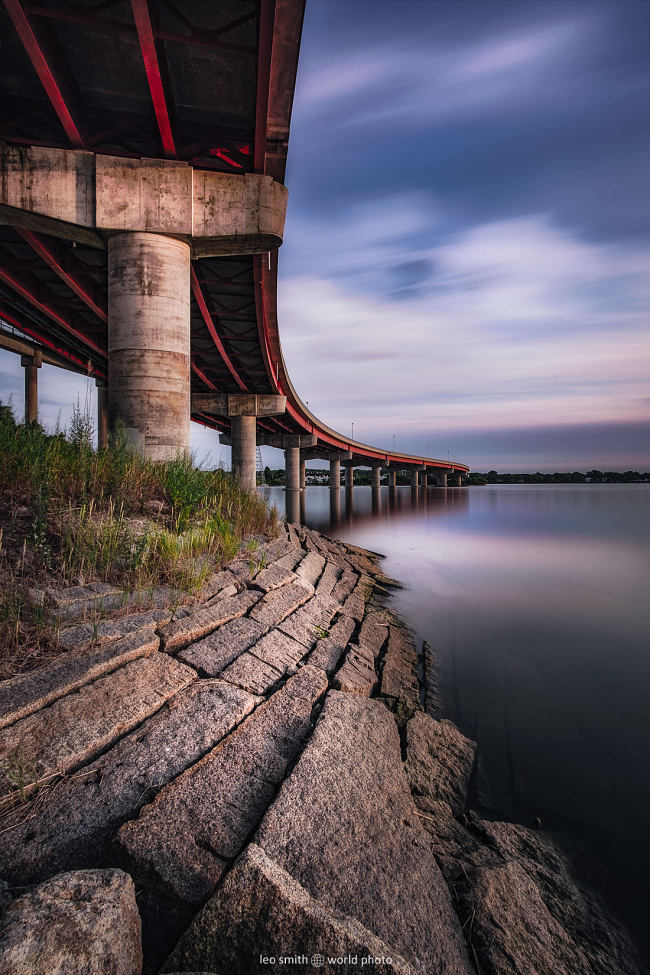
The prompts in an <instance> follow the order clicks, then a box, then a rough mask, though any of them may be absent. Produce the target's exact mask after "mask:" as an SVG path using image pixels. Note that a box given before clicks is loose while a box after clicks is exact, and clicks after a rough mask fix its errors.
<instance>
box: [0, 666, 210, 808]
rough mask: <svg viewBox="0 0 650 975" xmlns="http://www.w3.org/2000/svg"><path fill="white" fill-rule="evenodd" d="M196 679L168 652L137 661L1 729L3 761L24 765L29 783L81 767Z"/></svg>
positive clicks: (12, 765) (10, 765) (8, 764)
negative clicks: (169, 655)
mask: <svg viewBox="0 0 650 975" xmlns="http://www.w3.org/2000/svg"><path fill="white" fill-rule="evenodd" d="M193 680H196V672H195V671H194V670H192V669H191V668H190V667H186V666H185V665H184V664H181V663H179V662H178V661H176V660H173V659H172V658H170V657H168V656H167V655H166V654H163V653H154V654H152V655H151V656H150V657H140V658H139V659H137V660H133V661H131V662H130V663H128V664H126V665H125V666H124V667H121V668H120V669H119V670H116V671H113V672H112V673H110V674H108V675H107V676H106V677H100V678H99V680H96V681H95V682H94V683H93V684H88V685H86V686H84V687H82V688H81V689H80V690H79V691H77V692H76V693H75V694H68V695H67V696H66V697H62V698H60V699H59V700H58V701H55V702H54V704H51V705H50V706H49V707H47V708H44V709H43V710H42V711H37V712H36V713H34V714H31V715H29V717H26V718H22V719H21V720H20V721H17V722H16V723H15V724H13V725H11V726H10V727H9V728H4V729H3V730H2V731H0V764H2V765H3V766H4V767H5V769H9V771H10V772H11V771H12V770H17V769H18V765H19V766H20V770H21V771H20V774H21V776H22V775H25V776H27V779H28V782H29V781H37V780H39V779H42V778H43V777H45V776H48V775H52V774H54V773H58V772H67V771H69V770H70V769H74V768H77V767H78V766H80V765H82V764H83V763H84V762H87V761H88V760H89V759H91V758H92V757H93V756H94V755H97V754H99V753H100V752H101V751H103V750H104V749H105V748H107V747H108V746H109V745H111V744H112V743H113V742H114V741H116V739H117V738H119V737H120V736H121V735H123V734H125V733H126V732H128V731H130V730H131V729H132V728H134V727H135V726H136V725H138V724H140V723H141V722H142V721H144V720H145V719H146V718H148V717H149V716H150V715H151V714H153V713H154V712H155V711H157V710H158V709H159V708H160V707H162V705H163V704H164V703H165V701H167V700H168V699H169V698H170V697H172V695H174V694H176V693H177V692H178V691H180V690H181V689H182V688H183V687H185V686H186V685H187V684H189V683H190V682H191V681H193ZM14 778H15V775H14ZM9 781H10V780H9V778H8V777H7V778H6V779H5V782H6V785H4V789H5V790H7V789H8V787H9ZM2 789H3V786H0V791H2Z"/></svg>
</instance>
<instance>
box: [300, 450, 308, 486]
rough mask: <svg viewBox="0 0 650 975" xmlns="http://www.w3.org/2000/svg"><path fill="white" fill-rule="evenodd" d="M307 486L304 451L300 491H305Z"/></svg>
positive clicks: (301, 460) (301, 464) (301, 463)
mask: <svg viewBox="0 0 650 975" xmlns="http://www.w3.org/2000/svg"><path fill="white" fill-rule="evenodd" d="M306 486H307V477H306V474H305V457H304V454H303V453H302V451H300V490H301V491H303V490H304V489H305V487H306Z"/></svg>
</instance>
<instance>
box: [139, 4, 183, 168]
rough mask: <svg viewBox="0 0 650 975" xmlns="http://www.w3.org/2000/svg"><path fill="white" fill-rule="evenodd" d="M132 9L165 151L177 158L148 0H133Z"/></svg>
mask: <svg viewBox="0 0 650 975" xmlns="http://www.w3.org/2000/svg"><path fill="white" fill-rule="evenodd" d="M131 10H132V11H133V19H134V21H135V27H136V30H137V32H138V41H139V42H140V50H141V51H142V60H143V61H144V70H145V71H146V73H147V82H148V83H149V91H150V93H151V100H152V102H153V107H154V112H155V113H156V121H157V122H158V131H159V132H160V138H161V141H162V145H163V151H164V153H165V155H166V156H167V157H168V158H170V159H176V147H175V145H174V136H173V135H172V127H171V122H170V121H169V112H168V110H167V102H166V100H165V90H164V88H163V82H162V76H161V74H160V65H159V64H158V55H157V53H156V39H155V37H154V34H153V28H152V26H151V17H150V15H149V4H148V3H147V0H131Z"/></svg>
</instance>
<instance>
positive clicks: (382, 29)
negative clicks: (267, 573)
mask: <svg viewBox="0 0 650 975" xmlns="http://www.w3.org/2000/svg"><path fill="white" fill-rule="evenodd" d="M649 11H650V4H649V3H648V2H646V0H615V2H610V0H580V2H578V3H574V2H565V0H543V2H539V3H538V2H536V0H506V2H501V0H499V2H493V0H479V2H474V0H452V2H447V0H390V2H388V0H384V2H382V0H307V12H306V17H305V25H304V32H303V41H302V47H301V55H300V65H299V72H298V82H297V88H296V98H295V103H294V112H293V119H292V131H291V139H290V147H289V161H288V169H287V185H288V186H289V189H290V198H289V208H288V214H287V223H286V228H285V243H284V244H283V247H282V249H281V252H280V283H279V289H278V292H279V293H278V304H279V322H280V336H281V339H282V344H283V349H284V355H285V359H286V362H287V365H288V368H289V372H290V375H291V377H292V380H293V383H294V386H295V388H296V390H297V391H298V393H299V395H300V396H301V397H302V399H303V400H305V401H308V403H309V407H310V409H311V410H312V411H313V412H315V413H316V415H318V416H319V417H320V418H321V419H322V420H323V421H324V422H326V423H327V424H328V425H330V426H333V427H335V428H336V429H338V430H340V431H341V432H343V433H345V434H346V435H349V434H350V432H351V424H352V423H354V435H355V438H356V439H359V440H362V441H364V442H366V443H371V444H374V445H377V446H384V447H388V448H390V447H391V445H392V443H393V437H394V438H395V444H396V447H397V449H399V450H403V451H407V452H414V453H421V454H427V453H430V455H431V456H433V457H441V458H446V457H447V456H448V454H449V455H450V456H451V457H454V458H456V459H458V460H460V461H462V462H464V463H467V464H469V465H470V467H472V468H473V469H474V470H487V469H490V468H496V469H498V470H503V471H506V470H522V471H524V470H548V471H553V470H567V469H568V470H586V469H589V468H591V467H594V466H596V467H600V468H602V469H627V468H635V469H645V470H647V469H649V468H650V416H649V414H650V409H649V408H650V388H649V384H648V378H649V373H650V342H649V339H648V331H649V330H648V321H649V319H650V315H649V313H648V307H649V306H648V298H649V294H648V292H649V290H650V288H649V282H650V274H649V269H650V213H649V209H650V192H649V191H650V186H649V178H648V171H649V165H648V164H649V162H650V151H649V149H650V144H649V143H650V136H649V127H648V72H649V56H648V34H649V31H648V21H649ZM10 359H14V357H9V356H2V358H0V384H1V388H2V390H3V398H6V392H5V391H7V390H8V388H9V387H11V388H13V390H14V402H15V404H16V406H19V405H20V404H22V391H21V385H22V384H21V377H20V367H19V366H17V365H16V363H15V362H10V361H9V360H10ZM45 372H46V370H45V369H43V377H42V378H43V380H45V378H46V377H45ZM61 375H62V374H60V373H58V371H57V373H55V379H54V380H53V382H52V383H50V382H49V381H48V382H45V381H44V382H42V384H41V386H42V397H43V411H44V416H45V417H46V418H48V417H54V418H55V414H56V412H58V410H59V409H60V410H61V411H62V414H63V418H64V420H65V418H66V416H67V411H68V408H69V403H70V402H71V400H72V399H73V398H74V396H75V395H76V394H75V393H74V390H73V395H72V396H71V395H70V389H72V386H74V383H75V380H74V379H71V378H67V374H64V375H66V379H65V382H64V381H63V380H62V379H59V380H57V379H56V377H57V376H59V377H60V376H61ZM12 377H13V379H12ZM12 382H13V387H12V385H11V384H12ZM75 388H76V387H75ZM80 395H81V397H82V399H83V397H84V395H85V393H84V391H83V388H82V390H81V393H80ZM193 444H194V446H195V448H196V450H197V453H198V454H199V455H201V456H202V457H203V456H207V459H209V460H210V461H212V462H217V463H218V462H219V460H220V459H221V460H222V461H223V462H225V463H226V465H227V464H228V463H229V451H228V450H227V449H222V448H219V447H218V446H217V445H216V444H215V434H213V433H211V432H209V431H205V430H203V429H201V428H199V427H197V426H196V425H193ZM265 462H268V463H270V464H271V466H276V465H277V466H281V455H280V454H277V455H276V454H275V452H272V451H268V458H265Z"/></svg>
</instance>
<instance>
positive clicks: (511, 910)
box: [463, 862, 593, 975]
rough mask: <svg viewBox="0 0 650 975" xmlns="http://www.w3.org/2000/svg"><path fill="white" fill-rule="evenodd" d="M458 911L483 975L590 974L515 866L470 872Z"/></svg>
mask: <svg viewBox="0 0 650 975" xmlns="http://www.w3.org/2000/svg"><path fill="white" fill-rule="evenodd" d="M463 907H464V908H465V910H466V912H467V915H468V939H469V942H470V944H471V946H472V949H473V951H474V952H475V957H476V958H477V959H478V964H479V965H480V971H481V972H482V973H483V975H522V973H528V972H530V973H531V975H532V973H539V975H546V973H548V975H593V969H592V967H591V965H590V964H589V961H588V959H587V957H586V956H585V955H584V953H583V952H582V951H581V950H580V948H579V947H578V946H577V945H576V944H575V942H574V941H573V940H572V939H571V938H570V937H569V935H568V934H567V932H566V931H565V930H564V928H563V927H562V925H561V924H558V922H557V921H556V920H555V918H554V917H553V916H552V914H551V913H550V912H549V910H548V908H547V907H546V905H545V904H544V901H543V900H542V898H541V897H540V893H539V890H538V888H537V887H536V886H535V884H534V883H533V882H532V880H531V879H530V877H529V876H528V874H527V873H526V872H525V871H524V870H522V868H521V867H520V866H519V864H518V863H514V862H510V863H503V864H501V865H499V866H490V867H479V868H478V869H476V870H474V871H472V874H471V877H470V885H469V887H468V890H467V892H466V894H465V896H464V898H463Z"/></svg>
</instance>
